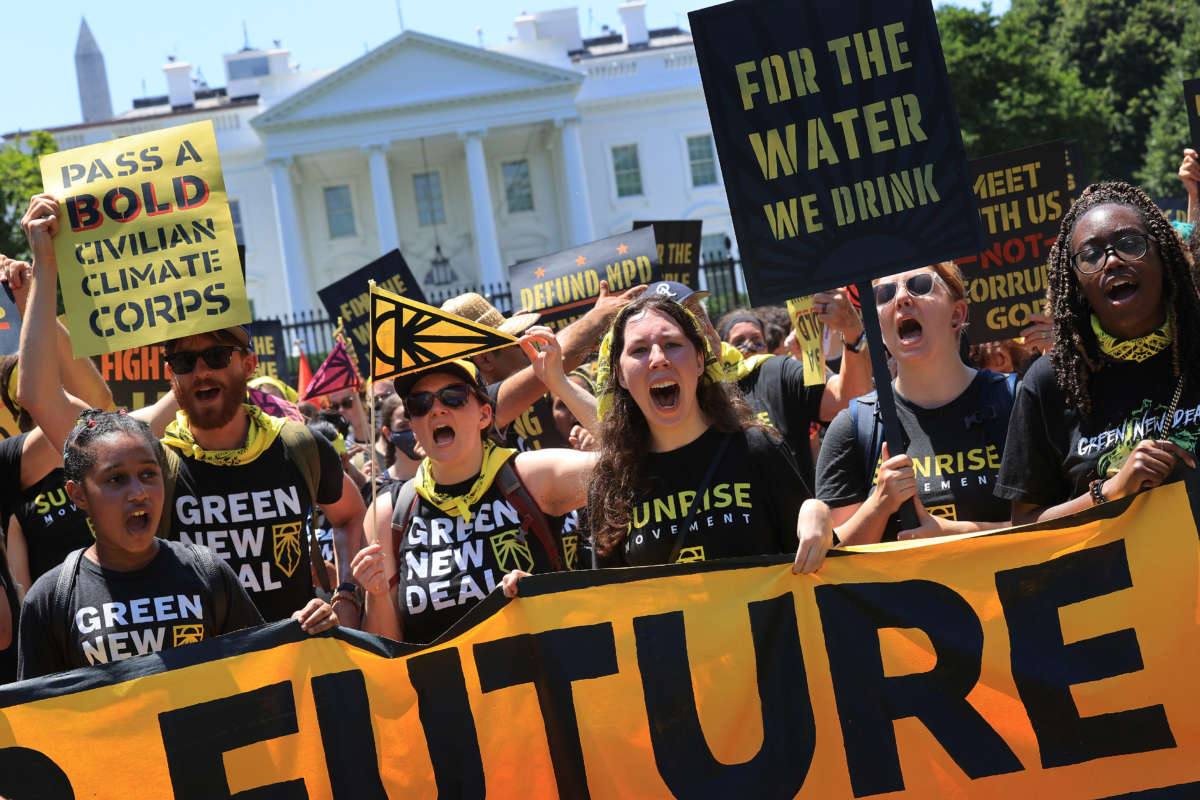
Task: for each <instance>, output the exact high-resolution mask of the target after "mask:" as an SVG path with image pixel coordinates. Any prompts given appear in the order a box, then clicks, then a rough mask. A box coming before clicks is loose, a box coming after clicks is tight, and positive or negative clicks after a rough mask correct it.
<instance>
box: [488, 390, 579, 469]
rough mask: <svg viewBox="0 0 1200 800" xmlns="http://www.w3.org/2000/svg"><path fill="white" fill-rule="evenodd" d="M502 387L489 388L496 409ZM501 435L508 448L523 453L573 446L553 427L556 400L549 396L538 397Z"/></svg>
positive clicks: (489, 395)
mask: <svg viewBox="0 0 1200 800" xmlns="http://www.w3.org/2000/svg"><path fill="white" fill-rule="evenodd" d="M500 383H503V381H501V382H500ZM500 383H493V384H491V385H489V386H488V387H487V395H488V397H489V398H491V401H492V408H496V405H497V398H498V397H499V396H500ZM500 432H501V433H502V434H504V446H505V447H511V448H512V449H514V450H519V451H521V452H524V451H526V450H541V449H543V448H546V447H564V448H569V447H570V446H571V442H570V441H569V440H567V439H566V438H565V437H563V435H562V434H561V433H559V432H558V427H557V426H556V425H555V424H554V399H553V398H552V397H551V396H550V394H548V393H547V394H544V395H542V396H541V397H539V398H538V399H537V400H536V401H535V402H534V403H533V405H531V406H529V408H527V409H525V410H524V411H522V412H521V414H520V416H518V417H517V418H516V419H514V420H513V421H512V422H510V423H509V424H508V427H507V428H505V429H504V430H501V431H500Z"/></svg>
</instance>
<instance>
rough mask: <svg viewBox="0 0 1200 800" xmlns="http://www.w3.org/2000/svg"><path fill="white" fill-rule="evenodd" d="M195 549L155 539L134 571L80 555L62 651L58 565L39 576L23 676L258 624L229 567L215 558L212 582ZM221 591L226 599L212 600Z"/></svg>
mask: <svg viewBox="0 0 1200 800" xmlns="http://www.w3.org/2000/svg"><path fill="white" fill-rule="evenodd" d="M195 557H196V556H195V554H194V553H192V552H191V550H190V549H189V548H188V547H187V546H186V545H182V544H179V543H178V542H168V541H164V540H159V548H158V552H157V553H156V554H155V556H154V558H153V560H151V561H150V563H149V564H147V565H146V566H144V567H142V568H141V569H138V570H133V571H131V572H118V571H115V570H109V569H104V568H103V567H101V566H100V565H99V564H96V563H94V562H92V561H91V560H90V559H88V558H87V557H86V556H84V557H83V558H81V559H80V560H79V573H78V575H77V577H76V580H75V590H74V592H72V594H71V598H70V605H69V611H67V612H66V613H67V614H68V622H67V626H66V631H67V637H66V652H63V651H62V650H61V648H60V645H59V642H58V637H57V636H56V635H55V634H54V631H55V627H54V626H55V624H56V622H55V617H54V615H55V613H56V612H55V610H54V590H55V586H56V584H57V582H58V573H59V572H60V571H61V570H62V565H59V566H58V567H55V568H54V569H52V570H50V571H49V572H47V573H46V574H45V575H43V576H42V577H40V578H38V579H37V581H35V582H34V584H33V588H32V589H30V590H29V594H28V595H27V596H26V597H25V606H24V608H23V610H22V614H21V631H20V653H19V661H20V666H19V668H18V671H19V674H20V677H21V679H22V680H24V679H26V678H35V677H37V676H39V675H49V674H51V673H54V672H61V671H63V670H68V669H75V668H76V667H86V666H89V665H92V664H107V663H110V662H113V661H121V660H123V659H126V658H132V657H133V656H139V655H145V654H147V653H157V652H160V651H162V650H167V649H170V648H172V647H179V646H181V645H185V644H190V643H192V642H199V641H201V640H203V639H211V638H212V637H214V636H219V635H221V634H223V633H229V632H230V631H236V630H240V629H242V628H250V627H254V626H255V625H261V624H262V617H261V616H260V615H259V613H258V610H257V609H256V608H255V607H254V604H253V603H251V602H250V598H249V597H248V596H247V595H246V592H245V590H244V589H242V587H241V585H240V584H239V583H238V581H237V578H236V577H235V576H234V574H233V570H231V569H230V568H229V566H228V565H227V564H225V563H224V562H222V561H220V560H219V559H218V562H217V563H218V565H219V566H220V571H221V580H220V583H219V585H209V584H208V583H206V581H205V579H202V578H201V575H200V572H199V571H197V569H196V568H195V567H194V566H193V562H194V560H195ZM222 595H223V601H224V602H217V598H218V597H219V596H222ZM222 607H223V608H224V614H223V615H221V616H220V618H218V613H219V611H218V609H219V608H222ZM58 613H62V612H58ZM58 624H61V623H58Z"/></svg>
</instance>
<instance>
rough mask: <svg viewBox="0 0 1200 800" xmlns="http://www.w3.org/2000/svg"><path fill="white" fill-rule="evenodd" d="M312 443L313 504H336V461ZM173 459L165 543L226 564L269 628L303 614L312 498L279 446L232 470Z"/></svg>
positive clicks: (329, 450) (309, 585) (325, 445)
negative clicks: (316, 470) (316, 466)
mask: <svg viewBox="0 0 1200 800" xmlns="http://www.w3.org/2000/svg"><path fill="white" fill-rule="evenodd" d="M313 438H314V439H315V441H316V447H317V451H318V453H319V454H320V464H321V476H320V480H319V481H318V483H317V498H316V500H317V503H318V504H320V505H328V504H330V503H336V502H337V501H338V500H339V499H340V498H341V496H342V474H343V473H342V462H341V459H340V458H339V457H338V454H337V451H336V450H334V449H333V445H332V444H330V443H329V441H328V440H327V439H325V437H323V436H315V437H313ZM175 452H176V453H177V454H178V455H179V460H180V466H179V474H178V477H177V478H176V479H175V496H174V499H173V500H172V503H171V508H170V510H169V513H170V514H171V528H170V530H171V534H170V538H172V539H178V540H179V541H182V542H191V543H194V544H200V545H204V546H205V547H207V548H209V549H210V550H212V551H213V552H214V553H216V554H217V555H219V556H221V558H223V559H225V560H226V561H227V562H228V563H229V565H230V566H231V567H232V568H233V571H234V573H235V574H236V575H237V577H238V580H239V581H240V582H241V584H242V586H244V587H246V591H247V592H249V593H250V597H251V599H253V600H254V604H255V605H256V606H258V610H259V611H261V612H262V615H263V618H264V619H266V620H267V621H268V622H274V621H276V620H281V619H287V618H288V617H290V616H291V615H292V613H293V612H295V611H297V610H299V609H301V608H303V607H304V605H305V604H306V603H307V602H308V601H309V600H311V599H312V598H313V581H312V571H311V567H310V558H309V545H308V528H307V523H308V513H309V509H310V508H311V507H312V498H310V497H309V494H308V487H307V486H306V485H305V482H304V475H303V473H302V472H301V471H300V466H299V465H298V463H297V462H296V460H295V458H294V457H293V455H292V453H291V452H290V451H289V450H288V449H287V447H286V446H285V445H284V443H283V438H282V437H278V438H276V439H275V441H274V442H272V443H271V445H270V447H268V448H267V449H266V450H265V451H263V453H262V454H261V455H260V456H258V458H256V459H254V460H253V461H251V462H249V463H247V464H239V465H235V466H218V465H215V464H208V463H205V462H203V461H198V460H196V459H194V458H191V457H189V456H187V455H185V454H183V453H180V452H179V451H175ZM163 513H168V510H167V509H163Z"/></svg>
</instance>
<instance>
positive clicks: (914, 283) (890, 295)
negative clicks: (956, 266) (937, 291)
mask: <svg viewBox="0 0 1200 800" xmlns="http://www.w3.org/2000/svg"><path fill="white" fill-rule="evenodd" d="M935 280H938V281H940V280H941V278H940V277H938V276H937V275H936V274H935V273H933V272H918V273H917V274H916V275H909V276H908V277H907V278H905V279H904V288H905V289H906V290H908V293H909V294H910V295H912V296H913V297H921V296H922V295H927V294H929V293H930V292H932V291H933V284H934V281H935ZM898 287H899V282H898V281H886V282H884V283H877V284H875V286H874V289H875V305H876V306H886V305H887V304H888V303H890V302H892V300H894V299H895V297H896V292H897V291H898Z"/></svg>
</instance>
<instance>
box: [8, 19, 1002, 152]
mask: <svg viewBox="0 0 1200 800" xmlns="http://www.w3.org/2000/svg"><path fill="white" fill-rule="evenodd" d="M570 2H571V0H400V2H399V3H397V0H342V1H341V2H337V3H327V2H320V3H318V2H296V0H236V1H235V0H205V2H203V3H199V4H192V3H181V2H163V0H120V1H119V2H115V3H96V2H94V0H86V1H85V0H59V1H58V2H56V3H53V4H50V5H46V6H43V5H41V4H40V3H23V2H22V3H11V4H6V5H7V6H8V7H7V8H6V9H5V12H4V28H5V31H4V47H3V51H2V52H3V62H4V66H3V67H0V76H2V77H0V132H9V131H13V130H29V129H32V128H39V127H50V126H54V125H68V124H72V123H75V122H79V121H80V119H81V114H80V110H79V92H78V89H77V88H76V84H75V60H74V54H75V41H76V37H77V36H78V33H79V20H80V18H81V17H83V16H85V15H86V16H87V21H88V26H89V27H90V28H91V30H92V33H93V35H94V36H95V37H96V41H97V42H98V43H99V45H100V49H101V50H102V51H103V53H104V58H105V63H106V69H107V71H108V83H109V91H110V93H111V95H112V100H113V109H114V111H115V112H117V113H120V112H121V111H124V110H126V109H128V108H130V107H131V106H132V103H133V99H134V98H135V97H141V96H143V95H161V94H166V79H165V77H164V76H163V72H162V65H163V64H164V63H165V62H166V60H167V56H169V55H173V56H176V57H177V58H179V59H181V60H184V61H187V62H189V63H190V64H192V65H193V66H194V67H199V68H200V70H201V71H202V72H203V74H204V76H205V78H206V79H207V80H208V82H209V84H210V85H212V86H224V85H225V76H224V66H223V62H222V61H221V56H222V54H224V53H229V52H234V51H236V50H239V49H240V48H241V47H242V43H243V38H244V37H243V32H242V30H243V29H242V25H243V23H245V25H246V29H247V30H248V32H249V39H250V43H251V45H252V46H257V47H269V46H270V45H271V42H272V41H273V40H275V39H279V40H281V41H282V43H283V46H285V47H287V48H289V49H290V50H291V56H292V60H293V61H294V62H298V63H299V64H300V67H301V69H306V70H307V69H327V68H335V67H338V66H341V65H343V64H346V63H347V62H349V61H351V60H352V59H354V58H357V57H358V56H360V55H362V54H363V52H364V51H365V50H366V49H368V48H373V47H377V46H379V45H380V44H382V43H383V42H385V41H387V40H388V39H390V38H392V37H393V36H395V35H396V34H398V33H399V32H400V30H401V27H400V21H401V18H403V22H404V27H406V28H411V29H413V30H418V31H421V32H423V33H428V34H432V35H434V36H441V37H444V38H447V39H453V40H456V41H460V42H467V43H470V44H476V43H478V41H479V36H480V34H482V37H483V42H484V44H485V45H489V46H490V45H495V44H501V43H503V42H505V41H506V40H507V38H508V37H509V36H510V35H512V34H513V32H514V31H513V24H512V21H513V18H514V17H515V16H517V15H518V14H519V13H521V12H523V11H529V12H533V11H541V10H545V9H549V8H560V7H563V6H567V5H569V4H570ZM620 2H621V0H606V1H605V2H603V3H599V2H595V0H583V2H581V3H580V4H579V21H580V25H581V27H582V28H583V35H584V36H589V35H599V33H600V29H601V26H602V25H606V24H607V25H610V26H612V27H614V28H617V29H618V30H619V29H620V17H619V16H618V14H617V5H618V4H619V3H620ZM707 5H711V2H709V1H708V0H700V1H699V2H689V1H688V0H647V3H646V18H647V22H648V24H649V26H650V27H651V28H663V27H669V26H671V25H679V26H682V27H687V12H688V11H690V10H692V9H695V8H702V7H704V6H707ZM956 5H964V6H970V7H975V8H978V7H979V6H980V5H981V0H961V2H957V3H956ZM1008 5H1009V2H1008V0H998V1H997V2H995V3H994V4H993V8H994V10H995V11H997V12H1001V11H1003V10H1005V9H1007V8H1008ZM477 29H478V31H477ZM143 82H144V86H145V92H143V89H142V87H143Z"/></svg>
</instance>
